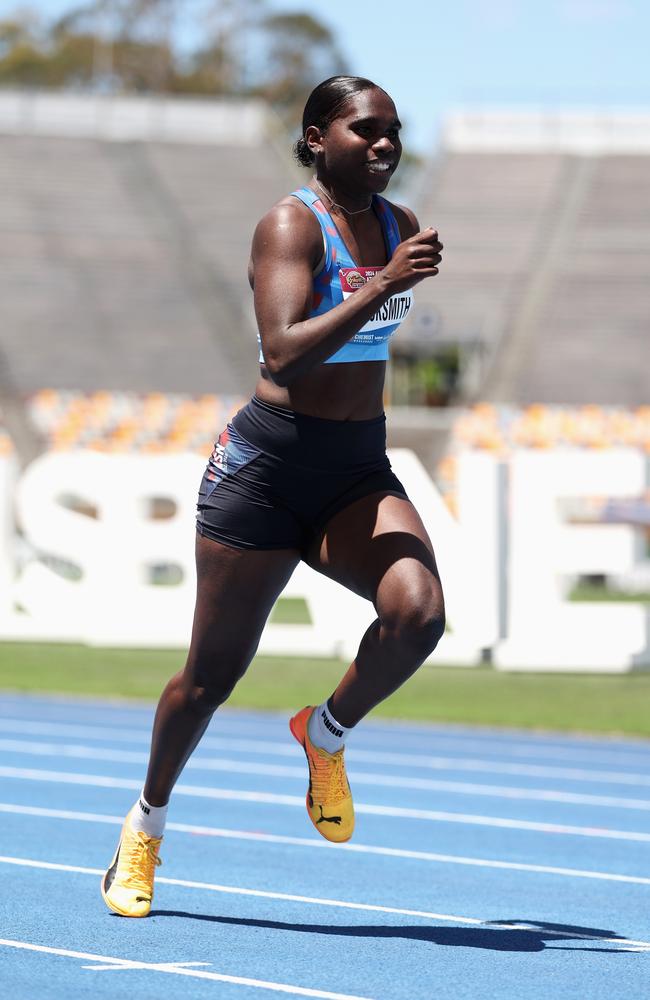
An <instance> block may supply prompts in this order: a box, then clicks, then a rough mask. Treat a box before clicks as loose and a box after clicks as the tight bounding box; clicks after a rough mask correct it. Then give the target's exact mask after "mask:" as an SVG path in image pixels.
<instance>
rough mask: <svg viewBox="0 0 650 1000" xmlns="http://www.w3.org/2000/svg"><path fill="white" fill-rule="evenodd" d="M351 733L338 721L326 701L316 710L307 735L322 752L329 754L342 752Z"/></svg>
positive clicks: (308, 726) (312, 714)
mask: <svg viewBox="0 0 650 1000" xmlns="http://www.w3.org/2000/svg"><path fill="white" fill-rule="evenodd" d="M349 732H350V730H349V729H346V728H345V726H342V725H341V723H340V722H337V721H336V719H335V718H334V716H333V715H332V713H331V712H330V710H329V708H328V707H327V702H326V701H324V702H323V704H322V705H319V706H318V708H315V709H314V711H313V712H312V713H311V715H310V717H309V722H308V723H307V734H308V736H309V739H310V740H311V742H312V743H313V744H314V746H316V747H320V748H321V750H327V752H328V753H336V751H337V750H340V749H341V747H343V746H344V745H345V739H346V736H347V735H348V733H349Z"/></svg>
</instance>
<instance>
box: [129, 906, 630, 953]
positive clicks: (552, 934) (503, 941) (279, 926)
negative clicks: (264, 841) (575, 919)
mask: <svg viewBox="0 0 650 1000" xmlns="http://www.w3.org/2000/svg"><path fill="white" fill-rule="evenodd" d="M149 916H150V917H180V918H184V919H187V920H205V921H208V922H209V923H215V924H225V925H228V926H231V927H264V928H266V929H268V930H275V931H295V932H298V933H300V934H327V935H335V936H341V937H359V938H383V939H386V938H405V939H407V940H410V941H424V942H428V943H429V944H437V945H442V946H445V947H448V948H485V949H488V950H491V951H520V952H536V951H544V949H545V948H546V947H547V944H546V941H547V940H548V941H549V942H553V941H558V940H563V939H564V940H569V941H570V940H575V941H579V942H580V944H579V945H576V946H572V947H571V948H570V949H564V948H562V947H561V946H560V948H557V949H556V950H570V951H602V952H608V953H613V952H616V953H618V952H625V951H634V950H636V949H626V948H620V947H617V946H616V941H617V940H620V941H622V942H623V941H625V938H621V936H620V935H619V934H616V933H614V932H613V931H608V930H602V929H600V928H596V927H577V926H574V925H572V924H550V923H545V922H543V921H536V920H533V921H531V920H493V921H486V926H485V927H423V926H419V925H414V926H400V925H396V926H392V925H388V926H387V925H381V924H359V925H356V924H353V925H347V924H290V923H285V922H284V921H282V920H256V919H254V918H252V917H251V918H245V917H223V916H213V915H210V914H207V913H188V912H186V911H184V910H152V911H151V913H150V914H149ZM513 925H524V926H523V927H522V926H513ZM585 938H587V939H589V940H585ZM599 939H600V940H603V941H604V940H607V942H608V946H605V947H603V948H598V947H593V946H592V941H593V944H594V945H597V944H598V941H599ZM550 947H551V948H554V947H555V946H554V945H553V944H551V945H550Z"/></svg>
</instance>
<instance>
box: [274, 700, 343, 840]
mask: <svg viewBox="0 0 650 1000" xmlns="http://www.w3.org/2000/svg"><path fill="white" fill-rule="evenodd" d="M313 711H314V707H313V706H312V705H307V707H306V708H302V709H301V710H300V711H299V712H298V713H297V714H296V715H294V717H293V718H292V719H291V721H290V722H289V728H290V730H291V732H292V734H293V735H294V736H295V738H296V739H297V740H298V743H300V745H301V747H302V748H303V750H304V751H305V756H306V758H307V764H308V765H309V788H308V790H307V812H308V813H309V818H310V820H311V821H312V823H313V824H314V826H315V827H316V829H317V830H318V832H319V833H320V834H321V836H323V837H325V839H326V840H331V841H332V842H333V843H335V844H340V843H343V842H344V841H346V840H349V839H350V837H351V836H352V833H353V831H354V805H353V803H352V793H351V791H350V785H349V783H348V778H347V775H346V773H345V762H344V760H343V749H341V750H337V752H336V753H328V752H327V750H323V749H321V747H317V746H314V744H313V743H312V742H311V740H310V739H309V735H308V733H307V723H308V722H309V717H310V715H311V714H312V712H313Z"/></svg>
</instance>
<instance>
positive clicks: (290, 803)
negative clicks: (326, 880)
mask: <svg viewBox="0 0 650 1000" xmlns="http://www.w3.org/2000/svg"><path fill="white" fill-rule="evenodd" d="M0 777H3V778H15V779H18V780H24V781H42V782H50V783H54V784H62V785H90V786H92V787H93V788H120V789H130V790H132V791H136V792H140V791H141V790H142V782H141V781H134V780H131V779H129V778H113V777H109V776H107V775H103V774H78V773H74V772H67V771H46V770H39V769H35V768H21V767H6V766H3V767H0ZM174 794H175V795H186V796H191V797H194V798H204V799H218V800H220V801H227V802H250V803H253V804H255V805H257V804H264V805H276V806H287V807H289V808H300V809H304V807H305V800H304V798H303V796H301V795H279V794H275V793H273V792H261V791H239V790H233V789H229V788H204V787H202V786H200V785H185V784H179V785H176V787H175V789H174ZM354 808H355V812H356V813H357V814H358V815H368V816H387V817H390V818H391V819H396V818H399V819H413V820H424V821H428V822H432V823H458V824H461V825H468V826H485V827H496V828H498V829H507V830H528V831H532V832H537V833H552V834H555V835H558V836H575V837H595V838H602V839H606V840H627V841H634V842H639V843H650V833H645V832H641V831H632V830H611V829H608V828H604V827H590V826H575V825H570V824H565V823H543V822H537V821H534V820H521V819H510V818H508V817H504V816H483V815H478V814H474V813H455V812H446V811H443V810H436V809H411V808H407V807H402V806H381V805H374V804H372V803H368V802H355V805H354Z"/></svg>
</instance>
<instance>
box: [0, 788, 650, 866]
mask: <svg viewBox="0 0 650 1000" xmlns="http://www.w3.org/2000/svg"><path fill="white" fill-rule="evenodd" d="M3 812H4V813H12V814H16V815H24V816H38V817H42V818H46V819H62V820H72V821H74V822H83V823H108V824H111V825H112V826H119V827H121V826H122V824H123V822H124V817H123V816H107V815H105V814H102V813H85V812H75V811H73V810H69V809H47V808H44V807H39V806H19V805H13V804H10V803H8V802H2V803H0V813H3ZM167 830H174V831H175V832H177V833H188V834H194V835H198V836H202V837H220V838H223V839H225V840H241V841H253V842H262V843H265V844H289V845H291V846H293V847H308V848H315V849H318V850H320V849H325V850H334V851H347V852H352V853H353V854H354V853H356V854H370V855H379V856H381V857H388V858H408V859H409V860H415V861H429V862H434V863H436V864H449V865H466V866H469V867H472V868H497V869H505V870H506V871H517V872H533V873H535V874H541V875H561V876H564V877H568V878H587V879H597V880H601V881H604V882H627V883H632V884H634V885H650V878H648V877H646V876H643V875H618V874H616V873H614V872H599V871H590V870H589V869H581V868H562V867H558V866H556V865H534V864H527V863H525V862H523V861H503V860H496V859H489V858H470V857H464V856H463V855H458V854H439V853H436V852H434V851H414V850H407V849H406V848H400V847H375V846H373V845H370V844H358V843H355V844H349V843H348V844H331V843H329V841H327V840H315V839H311V838H308V837H291V836H289V835H283V834H276V833H251V832H250V831H248V830H228V829H224V828H223V827H216V826H197V825H195V824H191V823H172V822H170V823H167Z"/></svg>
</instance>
